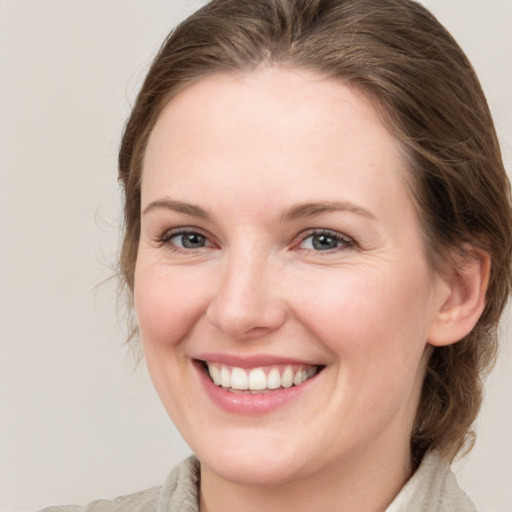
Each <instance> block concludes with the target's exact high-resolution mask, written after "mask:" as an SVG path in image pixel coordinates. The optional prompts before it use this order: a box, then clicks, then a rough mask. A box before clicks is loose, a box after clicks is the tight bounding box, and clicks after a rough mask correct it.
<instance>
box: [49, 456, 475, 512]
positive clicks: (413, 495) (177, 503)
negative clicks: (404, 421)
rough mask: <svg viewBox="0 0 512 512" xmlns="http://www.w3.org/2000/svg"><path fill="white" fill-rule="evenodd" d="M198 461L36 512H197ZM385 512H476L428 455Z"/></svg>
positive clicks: (443, 467)
mask: <svg viewBox="0 0 512 512" xmlns="http://www.w3.org/2000/svg"><path fill="white" fill-rule="evenodd" d="M199 478H200V469H199V461H198V460H197V459H196V458H195V457H193V456H192V457H189V458H188V459H185V460H184V461H183V462H182V463H181V464H179V465H178V466H176V467H175V468H174V469H173V471H172V472H171V473H170V475H169V476H168V477H167V479H166V480H165V482H164V483H163V485H161V486H157V487H152V488H150V489H147V490H145V491H141V492H137V493H135V494H130V495H128V496H120V497H119V498H116V499H114V500H96V501H93V502H92V503H89V504H88V505H85V506H77V505H68V506H60V507H47V508H44V509H42V510H41V511H40V512H199ZM386 512H476V509H475V507H474V505H473V504H472V503H471V500H470V499H469V498H468V497H467V496H466V494H465V493H464V492H463V491H462V490H461V489H460V487H459V486H458V484H457V481H456V479H455V475H454V474H453V473H452V472H451V470H450V465H449V463H448V462H447V461H445V460H443V459H441V458H440V457H438V456H437V454H436V453H435V452H434V453H429V454H427V455H426V456H425V458H424V459H423V462H422V463H421V465H420V467H419V468H418V470H417V471H416V473H415V474H414V475H413V476H412V477H411V479H410V480H409V481H408V482H407V484H406V485H405V486H404V487H403V489H402V490H401V491H400V493H399V494H398V496H397V497H396V498H395V499H394V500H393V503H391V505H390V506H389V507H388V508H387V509H386Z"/></svg>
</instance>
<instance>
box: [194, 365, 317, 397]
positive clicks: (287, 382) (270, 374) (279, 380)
mask: <svg viewBox="0 0 512 512" xmlns="http://www.w3.org/2000/svg"><path fill="white" fill-rule="evenodd" d="M204 365H205V369H206V372H207V374H208V375H209V377H210V379H211V381H212V382H213V383H214V384H215V385H216V386H219V387H222V388H223V389H225V390H227V391H231V392H233V393H245V394H262V393H268V392H270V391H275V390H278V389H286V388H291V387H292V386H300V385H301V384H302V383H304V382H306V381H307V380H308V379H310V378H311V377H313V376H315V375H316V374H317V373H318V371H319V370H320V369H321V368H320V367H319V366H311V365H273V366H261V367H256V368H251V369H249V368H239V367H236V366H228V365H225V364H219V363H212V362H209V361H205V362H204Z"/></svg>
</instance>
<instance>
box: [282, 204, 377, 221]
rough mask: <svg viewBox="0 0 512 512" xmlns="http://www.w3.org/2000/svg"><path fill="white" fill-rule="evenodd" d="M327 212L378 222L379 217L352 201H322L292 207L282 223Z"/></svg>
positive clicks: (283, 216)
mask: <svg viewBox="0 0 512 512" xmlns="http://www.w3.org/2000/svg"><path fill="white" fill-rule="evenodd" d="M325 212H350V213H355V214H357V215H362V216H363V217H366V218H368V219H371V220H377V217H375V215H374V214H373V213H372V212H370V211H369V210H366V209H365V208H362V207H361V206H358V205H356V204H354V203H351V202H350V201H320V202H315V203H303V204H298V205H296V206H292V207H291V208H289V209H287V210H285V211H284V212H283V213H282V214H281V216H280V221H281V222H287V221H291V220H297V219H300V218H303V217H312V216H314V215H319V214H321V213H325Z"/></svg>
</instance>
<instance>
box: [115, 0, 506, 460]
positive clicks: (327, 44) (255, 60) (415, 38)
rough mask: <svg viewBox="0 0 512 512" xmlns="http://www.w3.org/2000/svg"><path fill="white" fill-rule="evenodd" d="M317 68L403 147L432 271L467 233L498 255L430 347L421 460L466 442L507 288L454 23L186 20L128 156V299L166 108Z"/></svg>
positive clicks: (253, 3) (260, 10)
mask: <svg viewBox="0 0 512 512" xmlns="http://www.w3.org/2000/svg"><path fill="white" fill-rule="evenodd" d="M261 65H268V66H282V67H291V68H300V69H308V70H313V71H316V72H317V73H320V74H322V75H323V76H326V77H329V78H333V79H339V80H340V81H342V82H343V83H344V84H347V85H349V86H351V87H354V88H356V89H358V90H360V91H362V92H363V93H365V94H366V95H367V96H368V97H369V98H370V99H371V100H372V101H373V104H374V105H375V106H376V107H377V109H378V110H379V112H380V113H381V115H382V119H383V122H384V123H385V125H386V126H387V128H388V129H389V130H390V131H391V132H392V133H393V134H394V135H395V136H396V138H397V139H398V140H399V141H400V142H401V144H402V145H403V147H404V148H405V153H406V155H407V159H408V163H409V170H410V173H409V176H408V180H407V181H408V183H409V185H410V187H411V191H412V197H413V200H414V202H415V204H416V207H417V211H418V215H419V218H420V221H421V224H422V229H423V234H424V238H425V250H426V257H427V260H428V262H429V264H430V265H431V268H432V269H433V270H436V271H438V270H439V269H440V268H442V265H443V260H444V261H446V258H447V257H448V255H449V254H453V251H454V250H455V251H462V250H463V248H464V246H465V244H471V245H472V246H473V247H476V248H478V249H480V250H484V251H486V252H487V253H488V254H489V255H490V258H491V272H490V280H489V285H488V289H487V295H486V305H485V309H484V311H483V314H482V315H481V317H480V319H479V321H478V323H477V325H476V326H475V328H474V329H473V331H472V332H471V333H470V334H468V335H467V336H466V337H465V338H464V339H462V340H461V341H459V342H457V343H455V344H453V345H450V346H446V347H436V348H434V350H433V352H432V355H431V358H430V361H429V364H428V368H427V372H426V375H425V380H424V384H423V389H422V395H421V398H420V403H419V405H418V410H417V414H416V419H415V424H414V428H413V431H412V433H411V454H412V462H413V464H415V465H417V464H418V463H419V461H420V460H421V458H422V457H423V455H424V453H425V452H426V451H427V450H429V449H431V448H435V449H437V450H439V451H440V452H441V453H442V454H443V455H444V456H446V457H449V458H450V460H451V459H453V457H454V456H455V455H456V454H457V453H458V452H460V451H461V450H462V449H463V448H465V449H466V450H467V451H468V450H469V449H470V448H471V446H472V442H473V439H474V434H473V433H472V431H471V426H472V424H473V422H474V420H475V418H476V415H477V413H478V410H479V408H480V404H481V400H482V395H483V389H482V379H483V378H484V377H485V376H486V375H487V373H488V371H490V369H491V368H492V366H493V364H494V360H495V356H496V352H497V327H498V321H499V318H500V316H501V313H502V310H503V308H504V305H505V303H506V301H507V298H508V295H509V292H510V289H511V282H512V276H511V253H512V218H511V201H510V185H509V182H508V179H507V176H506V173H505V169H504V166H503V162H502V158H501V154H500V148H499V143H498V139H497V135H496V131H495V128H494V124H493V121H492V118H491V114H490V112H489V108H488V105H487V102H486V99H485V96H484V93H483V91H482V88H481V86H480V84H479V81H478V78H477V77H476V74H475V72H474V70H473V68H472V66H471V64H470V62H469V61H468V59H467V57H466V56H465V55H464V53H463V51H462V50H461V48H460V47H459V46H458V45H457V43H456V42H455V41H454V39H453V38H452V37H451V35H450V34H449V33H448V31H447V30H446V29H445V28H444V27H443V26H442V25H441V24H440V23H439V22H438V21H437V20H436V18H435V17H434V16H433V15H432V14H431V13H430V12H429V11H428V10H426V9H425V8H424V7H423V6H421V5H420V4H419V3H417V2H415V1H412V0H213V1H212V2H210V3H208V4H207V5H206V6H204V7H203V8H201V9H199V10H198V11H197V12H195V13H194V14H193V15H192V16H190V17H189V18H188V19H187V20H185V21H184V22H183V23H181V24H180V25H178V26H177V27H176V28H175V29H174V30H173V31H172V32H171V33H170V34H169V36H168V37H167V39H166V40H165V41H164V44H163V45H162V47H161V49H160V51H159V52H158V54H157V56H156V58H155V59H154V61H153V63H152V66H151V68H150V70H149V72H148V74H147V77H146V79H145V81H144V84H143V86H142V89H141V91H140V93H139V95H138V97H137V99H136V102H135V104H134V107H133V110H132V113H131V115H130V117H129V119H128V121H127V123H126V126H125V130H124V135H123V139H122V143H121V148H120V153H119V178H120V182H121V184H122V187H123V191H124V201H125V202H124V207H125V217H124V221H125V232H124V241H123V245H122V251H121V256H120V274H121V276H122V278H123V280H124V283H125V285H126V287H127V289H128V295H129V300H130V302H132V294H133V285H134V270H135V263H136V259H137V248H138V242H139V231H140V193H141V173H142V166H143V160H144V153H145V148H146V145H147V141H148V138H149V135H150V133H151V131H152V129H153V127H154V125H155V122H156V120H157V118H158V117H159V115H160V113H161V111H162V109H163V108H164V106H165V105H166V104H167V103H168V102H169V101H170V100H171V99H172V98H173V97H174V96H176V95H177V94H178V93H179V92H180V91H182V90H183V89H184V88H186V87H187V86H188V85H189V84H191V83H193V82H195V81H197V80H199V79H201V78H204V77H207V76H209V75H212V74H214V73H232V72H250V71H252V70H254V69H256V68H257V67H258V66H261Z"/></svg>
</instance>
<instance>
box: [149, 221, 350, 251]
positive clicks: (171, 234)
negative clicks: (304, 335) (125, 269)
mask: <svg viewBox="0 0 512 512" xmlns="http://www.w3.org/2000/svg"><path fill="white" fill-rule="evenodd" d="M187 234H192V235H199V236H201V237H203V238H204V239H205V240H206V242H207V243H209V244H210V245H207V246H202V247H198V248H184V247H179V246H177V245H175V244H173V243H172V242H171V240H172V239H173V238H175V237H179V236H184V235H187ZM322 236H325V237H327V238H330V239H332V240H333V241H334V242H335V243H337V244H338V246H337V247H334V248H332V249H327V250H325V251H323V250H318V249H314V248H313V249H306V248H302V249H301V248H300V247H299V246H300V245H301V244H303V243H304V242H305V241H306V240H308V239H309V238H313V237H322ZM296 239H298V241H297V242H294V243H293V244H292V249H298V250H302V251H305V252H306V253H307V254H311V253H315V254H317V255H318V254H322V253H323V254H333V253H336V252H339V251H344V250H348V249H353V248H354V247H355V246H356V243H355V241H354V240H353V239H352V238H351V237H349V236H347V235H344V234H342V233H339V232H337V231H332V230H329V229H310V230H307V231H304V232H302V233H300V234H299V235H298V236H297V237H296ZM155 242H156V243H157V245H158V247H163V246H167V247H168V248H169V249H170V250H171V251H173V252H175V253H178V254H190V253H193V252H196V250H198V249H203V248H205V247H206V248H208V247H215V245H216V244H214V243H213V242H211V237H210V236H209V235H208V234H206V233H205V232H203V231H202V230H200V229H198V228H194V227H190V228H178V229H174V230H169V231H165V232H164V233H163V234H162V235H161V236H159V237H157V238H156V239H155Z"/></svg>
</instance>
